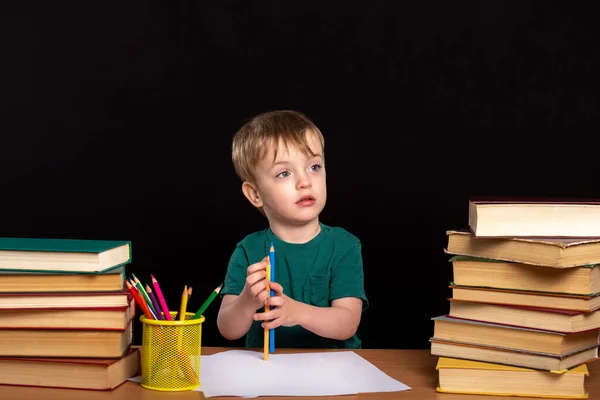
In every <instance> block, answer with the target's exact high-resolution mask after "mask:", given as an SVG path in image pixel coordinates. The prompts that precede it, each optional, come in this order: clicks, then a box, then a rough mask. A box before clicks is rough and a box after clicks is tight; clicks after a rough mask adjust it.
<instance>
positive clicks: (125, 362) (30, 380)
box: [0, 348, 140, 390]
mask: <svg viewBox="0 0 600 400" xmlns="http://www.w3.org/2000/svg"><path fill="white" fill-rule="evenodd" d="M139 373H140V351H139V348H131V349H130V350H129V351H128V352H127V353H126V354H125V355H124V356H123V357H122V358H117V359H90V358H37V357H27V358H17V357H15V358H8V357H5V358H0V384H1V385H13V386H35V387H49V388H63V389H85V390H113V389H115V388H117V387H118V386H120V385H121V384H123V383H125V382H126V381H127V380H128V379H129V378H131V377H134V376H137V375H139Z"/></svg>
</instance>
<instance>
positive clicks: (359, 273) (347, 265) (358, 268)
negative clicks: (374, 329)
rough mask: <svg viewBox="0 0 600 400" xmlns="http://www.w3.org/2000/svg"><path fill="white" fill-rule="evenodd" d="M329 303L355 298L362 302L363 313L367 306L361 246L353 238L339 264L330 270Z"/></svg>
mask: <svg viewBox="0 0 600 400" xmlns="http://www.w3.org/2000/svg"><path fill="white" fill-rule="evenodd" d="M329 296H330V298H329V301H333V300H336V299H341V298H343V297H357V298H359V299H361V300H362V301H363V311H365V310H366V309H367V308H368V306H369V301H368V299H367V296H366V294H365V286H364V273H363V260H362V246H361V243H360V241H359V240H358V239H357V238H356V237H354V238H352V241H350V243H349V245H348V247H347V250H346V251H345V252H344V254H343V255H342V257H340V259H339V262H337V263H336V264H334V265H333V266H332V269H331V281H330V288H329Z"/></svg>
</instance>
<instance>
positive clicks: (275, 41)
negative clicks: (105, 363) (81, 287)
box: [0, 0, 600, 348]
mask: <svg viewBox="0 0 600 400" xmlns="http://www.w3.org/2000/svg"><path fill="white" fill-rule="evenodd" d="M580 4H582V3H577V5H576V6H573V4H569V8H566V3H564V2H552V1H545V2H501V1H486V2H469V1H452V2H448V1H446V2H444V1H439V2H432V1H420V2H400V1H395V2H392V1H390V2H372V1H371V2H350V1H327V2H325V1H321V2H309V1H302V2H274V1H273V2H271V1H261V2H248V1H235V2H231V1H229V2H227V1H221V2H212V3H208V2H200V1H190V0H183V1H161V2H158V1H114V2H110V1H103V2H92V3H90V2H72V3H61V2H60V1H59V2H54V1H52V2H37V3H35V4H33V3H27V2H12V4H11V2H3V4H2V13H1V15H2V17H0V18H2V20H1V24H0V33H1V36H0V37H1V38H2V39H0V40H1V45H2V47H1V52H2V56H1V63H0V76H1V78H0V79H1V80H0V84H1V89H0V112H1V113H2V120H1V128H0V129H1V135H0V137H1V138H2V139H1V141H0V145H1V147H0V149H1V151H2V153H1V154H2V156H1V165H0V173H1V174H2V179H1V192H0V193H1V194H0V206H1V209H2V218H1V220H0V235H2V236H23V237H69V238H90V239H126V240H131V241H132V243H133V262H132V264H131V265H130V266H129V273H135V274H136V275H137V276H138V277H139V278H141V279H142V280H146V281H149V276H150V273H153V274H155V276H156V277H157V278H158V279H159V280H160V282H161V284H162V286H163V290H164V292H165V295H166V297H167V300H168V301H169V302H170V303H176V304H177V301H178V300H177V299H178V296H179V295H180V293H181V290H182V288H183V285H184V284H187V285H193V288H194V294H193V296H192V298H191V302H190V308H191V309H195V308H197V307H198V306H199V305H200V304H201V303H202V301H203V300H204V298H206V296H208V294H209V293H210V291H211V290H212V289H213V288H215V287H216V286H217V285H218V284H220V283H221V281H222V279H223V277H224V274H225V270H226V266H227V262H228V260H229V256H230V254H231V251H232V250H233V248H234V246H235V244H236V243H237V241H239V240H240V239H242V238H243V237H244V236H245V235H246V234H248V233H251V232H253V231H256V230H259V229H263V228H264V227H266V220H265V219H264V218H263V217H262V216H261V215H260V214H259V213H258V212H257V211H256V210H254V209H253V208H252V207H251V205H250V204H249V203H248V202H247V200H246V199H245V198H244V197H243V196H242V193H241V190H240V187H241V182H239V180H238V178H237V177H236V176H235V174H234V171H233V167H232V165H231V159H230V144H231V136H232V135H233V133H234V132H235V130H236V129H237V128H238V127H239V126H240V125H241V124H242V123H243V122H244V121H245V120H246V119H247V118H250V117H251V116H252V115H254V114H256V113H258V112H263V111H267V110H272V109H286V108H287V109H296V110H299V111H302V112H304V113H306V114H307V115H308V116H309V117H311V118H312V119H313V120H314V121H315V123H316V124H317V125H318V126H319V127H320V128H321V130H322V131H323V133H324V135H325V138H326V155H327V162H328V164H327V173H328V191H329V199H328V204H327V206H326V209H325V211H324V213H323V215H322V222H324V223H326V224H329V225H338V226H343V227H344V228H346V229H347V230H349V231H350V232H352V233H354V234H355V235H357V236H358V237H359V238H360V239H361V240H362V243H363V246H364V250H363V256H364V265H365V267H364V268H365V279H366V290H367V295H368V297H369V299H370V301H371V307H370V309H369V310H368V311H367V312H366V313H365V314H364V317H363V320H362V324H361V327H360V330H359V333H360V336H361V338H362V339H363V345H364V347H368V348H428V346H429V343H428V339H429V337H430V336H431V333H432V323H431V321H430V318H431V317H434V316H437V315H440V314H443V313H445V312H446V311H447V308H448V306H447V300H446V299H447V297H448V296H449V294H450V291H449V289H448V288H447V285H448V283H449V282H450V280H451V279H452V275H451V264H449V263H448V261H447V260H448V256H447V255H446V254H444V252H443V249H444V247H445V245H446V241H447V238H446V235H445V231H446V230H447V229H456V228H464V227H466V223H467V201H468V198H469V197H470V196H474V195H507V196H512V195H520V196H569V197H576V196H589V197H600V189H598V178H597V172H598V170H599V168H598V166H597V164H598V161H597V150H596V149H597V145H596V143H597V142H598V139H597V138H596V137H597V132H598V124H597V118H598V109H599V99H598V92H599V87H600V86H599V85H598V83H599V80H598V73H599V72H598V71H600V69H599V68H598V67H599V62H598V61H599V52H598V48H599V47H598V44H599V43H598V37H599V36H598V33H597V23H596V21H595V20H594V19H592V15H594V14H593V13H592V12H591V9H586V8H585V7H584V6H583V5H580ZM574 7H579V8H578V9H575V8H574ZM218 306H219V304H218V301H216V302H215V303H213V305H212V306H211V308H210V309H209V310H208V311H207V312H206V316H207V322H206V323H205V325H204V329H203V345H206V346H216V345H241V344H242V341H238V342H234V343H231V342H227V341H225V340H224V339H223V338H221V337H220V336H219V333H218V331H217V328H216V324H215V319H216V313H217V310H218ZM135 341H136V343H140V330H139V322H137V321H136V340H135Z"/></svg>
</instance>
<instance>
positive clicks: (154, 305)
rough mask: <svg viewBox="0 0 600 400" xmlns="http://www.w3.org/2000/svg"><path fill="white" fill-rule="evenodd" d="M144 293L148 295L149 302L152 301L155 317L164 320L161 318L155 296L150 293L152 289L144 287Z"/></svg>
mask: <svg viewBox="0 0 600 400" xmlns="http://www.w3.org/2000/svg"><path fill="white" fill-rule="evenodd" d="M146 293H148V296H149V297H150V301H152V306H153V307H154V309H155V310H156V316H157V317H158V319H162V320H164V319H165V317H164V316H163V314H162V312H161V309H160V306H159V305H158V300H156V296H154V293H152V289H151V288H150V286H149V285H146Z"/></svg>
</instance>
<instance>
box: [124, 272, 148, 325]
mask: <svg viewBox="0 0 600 400" xmlns="http://www.w3.org/2000/svg"><path fill="white" fill-rule="evenodd" d="M125 284H126V285H127V289H129V291H130V292H131V294H132V295H133V298H134V299H135V302H136V303H137V304H138V306H139V307H140V309H141V310H142V312H143V313H144V316H145V317H146V318H148V319H154V317H153V316H152V314H151V313H150V310H149V309H148V306H147V305H146V302H145V301H144V300H142V299H141V298H140V295H139V294H138V292H137V290H136V289H135V288H134V287H133V286H131V283H129V281H127V280H126V281H125Z"/></svg>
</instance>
